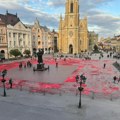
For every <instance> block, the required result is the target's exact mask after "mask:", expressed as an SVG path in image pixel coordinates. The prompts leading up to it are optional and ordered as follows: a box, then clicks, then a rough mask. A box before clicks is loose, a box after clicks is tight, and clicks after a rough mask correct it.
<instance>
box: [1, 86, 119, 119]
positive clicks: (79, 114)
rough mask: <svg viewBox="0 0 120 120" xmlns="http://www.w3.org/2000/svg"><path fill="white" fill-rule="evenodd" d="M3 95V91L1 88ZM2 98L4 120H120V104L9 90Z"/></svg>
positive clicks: (86, 98) (2, 116) (117, 102)
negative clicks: (80, 106) (79, 105)
mask: <svg viewBox="0 0 120 120" xmlns="http://www.w3.org/2000/svg"><path fill="white" fill-rule="evenodd" d="M0 93H1V94H2V88H0ZM7 95H8V96H7V97H2V96H1V97H0V106H1V109H0V120H119V119H120V104H119V102H120V100H118V101H117V100H116V101H109V100H102V99H101V100H98V99H96V100H92V99H90V98H88V97H84V96H82V108H81V109H78V102H79V96H77V97H76V96H69V95H63V96H59V95H49V94H47V95H45V96H44V95H42V94H30V93H28V92H26V91H17V90H8V91H7Z"/></svg>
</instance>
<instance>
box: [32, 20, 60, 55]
mask: <svg viewBox="0 0 120 120" xmlns="http://www.w3.org/2000/svg"><path fill="white" fill-rule="evenodd" d="M55 36H56V32H51V31H50V29H48V28H47V27H46V26H41V25H40V23H39V21H38V20H37V19H36V20H35V22H34V25H33V26H32V48H33V52H34V51H37V50H38V49H44V53H53V52H54V38H55ZM56 37H58V36H56Z"/></svg>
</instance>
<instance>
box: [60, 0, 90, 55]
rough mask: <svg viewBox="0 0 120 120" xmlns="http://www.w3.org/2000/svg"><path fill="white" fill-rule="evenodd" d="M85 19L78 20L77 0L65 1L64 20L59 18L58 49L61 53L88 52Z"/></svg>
mask: <svg viewBox="0 0 120 120" xmlns="http://www.w3.org/2000/svg"><path fill="white" fill-rule="evenodd" d="M88 44H89V42H88V28H87V18H86V17H85V18H84V19H80V15H79V0H66V10H65V18H64V19H63V18H62V15H61V16H60V24H59V38H58V49H59V52H61V53H66V54H67V53H70V54H74V53H77V54H78V53H80V52H81V51H86V50H88Z"/></svg>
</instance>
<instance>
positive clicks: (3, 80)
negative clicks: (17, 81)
mask: <svg viewBox="0 0 120 120" xmlns="http://www.w3.org/2000/svg"><path fill="white" fill-rule="evenodd" d="M6 74H7V70H6V69H5V70H3V71H2V74H1V76H2V83H3V89H4V92H3V96H4V97H6V90H5V82H6V80H5V78H4V77H5V76H6Z"/></svg>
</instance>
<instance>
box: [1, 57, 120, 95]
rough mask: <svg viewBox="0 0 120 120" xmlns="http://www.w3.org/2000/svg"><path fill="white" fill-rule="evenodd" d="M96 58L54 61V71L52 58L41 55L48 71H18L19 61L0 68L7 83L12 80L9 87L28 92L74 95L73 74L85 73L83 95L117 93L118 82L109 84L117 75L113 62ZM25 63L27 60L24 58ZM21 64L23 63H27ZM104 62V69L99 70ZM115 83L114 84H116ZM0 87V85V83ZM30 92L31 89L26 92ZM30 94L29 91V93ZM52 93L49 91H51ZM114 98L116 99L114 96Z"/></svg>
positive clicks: (34, 61) (33, 61)
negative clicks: (54, 91)
mask: <svg viewBox="0 0 120 120" xmlns="http://www.w3.org/2000/svg"><path fill="white" fill-rule="evenodd" d="M98 58H99V56H98V55H92V60H83V59H79V58H71V57H68V58H66V60H64V58H61V59H60V58H57V62H58V68H56V61H55V59H53V57H52V56H45V57H44V63H45V65H46V66H48V65H49V66H50V70H47V71H44V72H41V71H36V72H33V69H32V68H26V69H25V68H22V69H21V70H19V68H18V65H19V62H17V61H16V62H14V63H10V64H3V65H1V66H0V67H1V70H2V69H4V68H5V69H8V70H9V71H8V74H7V76H6V77H7V78H6V79H7V81H8V80H9V78H13V88H21V87H22V88H23V87H24V89H27V90H30V89H33V88H34V90H33V91H34V92H38V91H39V92H40V91H41V89H46V91H47V92H48V91H50V89H54V90H57V91H58V90H59V91H61V92H62V93H73V94H77V92H78V91H76V90H77V87H78V86H79V85H78V84H77V83H76V80H75V77H76V75H81V74H83V73H84V74H85V76H86V77H87V81H86V83H85V85H84V86H83V87H84V91H83V94H86V95H89V94H91V92H92V93H95V94H96V93H100V94H103V95H111V94H116V93H118V92H119V90H120V83H118V82H117V81H116V83H113V76H115V75H116V76H117V77H119V75H120V73H119V72H118V71H117V69H116V68H114V66H113V65H112V64H113V62H114V61H115V60H113V59H112V58H107V57H106V56H105V55H104V58H103V59H101V60H98ZM27 60H28V59H27ZM27 60H26V61H24V62H23V64H24V63H26V62H27ZM31 62H32V63H33V67H34V66H35V67H36V64H37V60H31ZM104 63H105V64H106V68H103V65H104ZM7 83H8V82H6V87H7V88H9V84H7ZM117 83H118V84H117ZM1 86H2V84H1ZM30 91H32V90H30ZM33 91H32V92H33ZM52 91H53V90H52ZM117 96H120V95H119V94H117Z"/></svg>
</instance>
